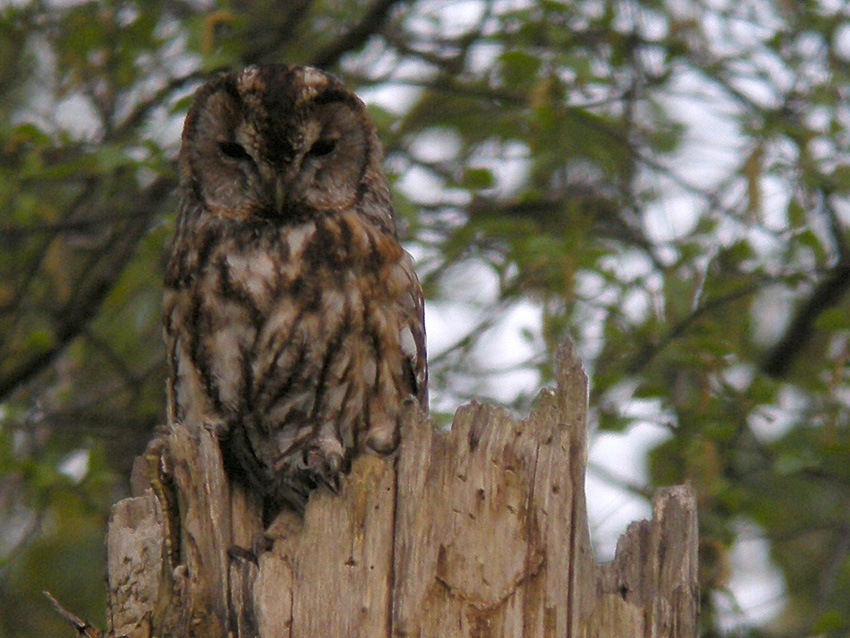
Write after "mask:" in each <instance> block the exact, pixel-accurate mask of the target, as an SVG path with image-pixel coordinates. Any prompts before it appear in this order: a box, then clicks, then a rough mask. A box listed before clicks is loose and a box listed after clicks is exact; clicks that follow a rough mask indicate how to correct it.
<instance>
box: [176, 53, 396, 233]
mask: <svg viewBox="0 0 850 638" xmlns="http://www.w3.org/2000/svg"><path fill="white" fill-rule="evenodd" d="M180 173H181V180H182V183H183V187H184V189H185V193H184V197H188V198H190V199H193V200H196V203H197V204H200V207H199V210H204V211H206V212H208V213H209V214H212V215H214V216H216V217H220V218H223V219H232V220H244V221H252V220H257V219H267V220H270V221H276V222H279V223H288V222H290V221H298V220H303V219H305V218H309V217H310V216H312V215H317V214H326V213H333V212H341V211H346V210H354V209H364V210H365V212H366V214H370V215H375V216H379V215H380V213H379V212H377V211H378V209H379V208H381V207H377V206H375V201H372V202H369V201H366V202H364V199H365V200H370V199H371V200H378V199H380V200H384V202H383V203H386V201H387V200H388V196H387V195H386V190H387V187H386V182H385V180H384V177H383V174H382V172H381V150H380V145H379V143H378V141H377V136H376V134H375V127H374V125H373V124H372V122H371V120H370V119H369V117H368V115H367V113H366V108H365V106H364V105H363V102H361V101H360V99H359V98H358V97H357V96H356V95H354V94H353V93H352V92H351V91H349V90H347V89H346V88H345V86H344V85H343V84H342V83H341V82H340V81H339V80H338V79H337V78H335V77H333V76H331V75H328V74H326V73H324V72H322V71H319V70H318V69H314V68H310V67H301V66H290V65H284V64H275V65H264V66H251V67H248V68H246V69H245V70H243V71H241V72H239V73H234V74H226V75H220V76H218V77H216V78H215V79H213V80H212V81H210V82H209V83H208V84H206V85H204V86H203V87H201V88H200V89H199V90H198V91H197V93H196V94H195V99H194V103H193V105H192V108H191V109H190V110H189V114H188V115H187V116H186V123H185V125H184V128H183V144H182V147H181V150H180ZM383 208H386V207H383ZM383 221H384V222H386V221H387V220H383Z"/></svg>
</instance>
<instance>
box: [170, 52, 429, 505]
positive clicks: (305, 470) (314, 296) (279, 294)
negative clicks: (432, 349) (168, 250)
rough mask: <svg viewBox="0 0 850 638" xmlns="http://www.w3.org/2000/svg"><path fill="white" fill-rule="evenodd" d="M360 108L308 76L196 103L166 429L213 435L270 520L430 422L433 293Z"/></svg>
mask: <svg viewBox="0 0 850 638" xmlns="http://www.w3.org/2000/svg"><path fill="white" fill-rule="evenodd" d="M381 162H382V153H381V148H380V144H379V143H378V140H377V137H376V133H375V127H374V125H373V124H372V122H371V121H370V119H369V117H368V115H367V113H366V109H365V107H364V105H363V103H362V102H361V101H360V100H359V99H358V98H357V97H356V96H355V95H354V94H353V93H351V92H350V91H348V90H347V89H346V88H345V86H344V85H343V84H342V83H341V82H340V81H339V80H338V79H336V78H334V77H333V76H330V75H327V74H325V73H323V72H322V71H319V70H317V69H313V68H309V67H299V66H288V65H269V66H252V67H248V68H247V69H245V70H244V71H242V72H240V73H235V74H228V75H221V76H219V77H217V78H215V79H213V80H212V81H210V82H209V83H208V84H206V85H205V86H203V87H202V88H201V89H199V90H198V92H197V93H196V95H195V98H194V104H193V105H192V107H191V109H190V111H189V114H188V115H187V117H186V122H185V126H184V130H183V142H182V148H181V150H180V159H179V166H180V179H181V202H180V212H179V217H178V224H177V233H176V236H175V240H174V247H173V253H172V255H171V259H170V262H169V264H168V271H167V275H166V280H165V301H164V324H165V340H166V345H167V349H168V360H169V363H170V380H169V392H168V394H169V419H170V422H171V423H172V424H175V423H182V424H184V425H186V426H189V427H198V426H200V425H206V426H207V427H210V426H212V427H214V428H216V431H217V432H218V433H219V435H220V437H221V443H222V448H223V451H224V454H225V458H226V459H230V465H231V467H232V468H233V470H234V472H235V473H236V474H237V475H241V476H243V477H244V478H245V479H246V480H247V482H248V484H249V485H250V486H251V487H253V488H254V489H256V490H258V491H259V492H260V493H261V494H262V495H263V497H264V498H265V499H266V503H267V505H269V504H271V506H272V507H275V508H279V507H281V506H284V505H288V506H290V507H293V508H295V509H297V510H300V509H302V508H303V507H304V505H305V503H306V500H307V497H308V496H309V493H310V490H311V489H313V488H314V487H316V486H317V485H318V484H321V483H328V484H331V485H333V484H334V483H335V482H336V480H337V478H338V476H339V474H340V472H342V471H345V469H346V467H347V464H348V462H349V461H350V459H351V457H352V456H353V455H354V454H357V453H359V452H362V451H365V450H369V449H371V450H374V451H377V452H379V453H386V452H389V451H391V450H392V449H394V447H395V446H396V445H397V442H398V441H397V437H398V424H399V416H400V410H401V404H402V401H403V399H404V398H405V397H407V396H408V395H413V396H414V397H415V398H416V400H418V402H419V403H420V405H421V406H422V407H423V408H425V409H427V376H428V373H427V365H426V360H425V328H424V318H423V301H422V291H421V288H420V286H419V282H418V280H417V278H416V274H415V273H414V270H413V263H412V260H411V258H410V256H409V255H408V254H407V253H406V252H405V251H404V250H403V249H402V247H401V245H400V244H399V240H398V236H397V233H396V225H395V219H394V214H393V209H392V205H391V202H390V195H389V191H388V189H387V183H386V180H385V178H384V175H383V173H382V170H381Z"/></svg>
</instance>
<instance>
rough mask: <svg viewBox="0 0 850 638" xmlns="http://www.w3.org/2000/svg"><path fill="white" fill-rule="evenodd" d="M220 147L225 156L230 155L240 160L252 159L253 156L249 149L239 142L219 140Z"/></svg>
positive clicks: (231, 157)
mask: <svg viewBox="0 0 850 638" xmlns="http://www.w3.org/2000/svg"><path fill="white" fill-rule="evenodd" d="M218 148H219V149H220V150H221V152H222V154H223V155H224V156H225V157H229V158H230V159H235V160H240V161H241V160H249V161H250V160H251V156H250V155H248V151H246V150H245V149H244V148H243V147H242V145H241V144H237V143H236V142H219V143H218Z"/></svg>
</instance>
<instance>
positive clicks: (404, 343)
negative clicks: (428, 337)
mask: <svg viewBox="0 0 850 638" xmlns="http://www.w3.org/2000/svg"><path fill="white" fill-rule="evenodd" d="M399 338H400V339H401V351H402V352H403V353H404V354H405V356H406V357H407V358H408V359H410V360H411V361H412V362H413V363H414V364H415V363H416V359H417V350H416V339H414V338H413V332H412V331H411V330H410V326H408V325H405V326H404V327H402V329H401V333H400V334H399Z"/></svg>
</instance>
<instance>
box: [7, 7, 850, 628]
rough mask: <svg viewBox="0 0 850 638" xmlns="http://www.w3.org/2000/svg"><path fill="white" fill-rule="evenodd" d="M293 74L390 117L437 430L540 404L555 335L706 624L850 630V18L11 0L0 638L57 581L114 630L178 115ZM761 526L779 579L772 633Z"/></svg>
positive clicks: (747, 11) (145, 430)
mask: <svg viewBox="0 0 850 638" xmlns="http://www.w3.org/2000/svg"><path fill="white" fill-rule="evenodd" d="M278 61H287V62H294V63H306V64H312V65H316V66H319V67H322V68H324V69H327V70H329V71H331V72H333V73H336V74H338V75H339V76H341V77H342V78H344V80H345V81H346V82H347V83H348V84H349V85H350V86H351V87H352V88H354V89H355V90H357V91H358V92H359V93H360V94H361V95H362V96H363V97H364V99H365V100H366V101H367V103H368V104H369V106H370V109H371V111H372V114H373V116H374V118H375V120H376V122H377V123H378V126H379V128H380V132H381V138H382V140H383V141H384V144H385V146H386V155H387V158H386V159H387V162H386V165H387V170H388V172H389V173H390V176H391V179H392V181H393V183H394V195H395V198H396V199H395V201H396V206H397V209H398V211H399V215H400V216H401V217H402V219H403V220H404V222H403V228H404V234H405V241H406V245H407V246H408V248H409V250H411V252H413V253H414V254H415V256H416V257H417V260H418V267H419V270H420V276H421V278H422V280H423V284H424V286H425V289H426V293H427V296H428V301H429V315H428V319H429V330H430V332H431V339H432V341H431V343H430V360H431V369H432V380H433V389H432V395H433V406H432V407H433V410H434V412H435V416H436V417H437V418H438V419H441V420H443V421H445V420H446V419H447V418H448V414H449V413H450V412H451V411H452V410H453V409H454V407H456V406H457V405H458V404H459V403H460V402H462V401H464V400H466V399H468V398H470V397H472V396H477V397H487V396H492V397H494V398H496V399H498V400H500V401H502V402H504V403H506V404H508V405H510V406H512V407H514V408H516V409H519V410H522V409H525V408H526V407H527V404H528V402H529V401H530V400H531V397H532V396H533V394H534V392H535V391H536V388H538V387H539V386H540V385H542V384H544V383H546V382H549V381H551V379H552V358H553V354H554V352H555V348H556V346H557V345H558V344H559V343H560V342H561V341H563V340H564V339H566V338H567V337H570V338H572V339H573V340H574V341H575V343H576V345H577V347H578V351H579V352H580V354H581V356H582V357H583V359H584V361H585V363H586V367H587V369H588V372H589V374H590V378H591V406H592V411H591V418H592V427H594V428H595V429H596V430H597V431H598V432H620V433H622V435H623V436H626V435H627V434H628V433H629V432H631V431H633V430H634V429H636V428H639V427H645V428H646V427H649V428H654V431H655V432H656V434H657V433H658V432H661V433H662V435H661V436H657V437H656V438H657V440H658V441H659V442H658V443H656V444H654V445H653V446H651V447H652V449H650V450H649V452H648V456H647V459H646V460H645V466H646V468H647V472H646V474H645V479H644V480H643V481H642V482H631V483H627V482H625V481H624V482H623V484H622V485H621V487H622V488H623V489H624V490H626V491H628V492H630V493H631V494H633V495H634V498H636V499H645V498H646V497H647V496H648V495H649V494H651V492H652V490H653V489H654V488H655V487H657V486H661V485H668V484H673V483H678V482H682V481H685V480H688V481H691V483H692V484H693V485H694V487H695V488H696V490H697V492H698V495H699V504H700V516H701V539H702V541H701V542H702V556H701V560H702V583H703V588H704V589H703V599H704V601H703V625H704V635H706V636H721V635H730V636H731V635H736V636H738V635H740V636H771V637H774V636H775V637H785V636H788V637H791V636H808V635H822V636H846V635H848V632H850V611H848V610H850V469H849V468H850V463H848V460H849V459H850V431H849V430H850V413H849V412H848V406H849V405H850V384H849V383H848V381H850V379H848V373H849V372H850V367H848V358H850V340H848V337H850V314H848V304H850V300H848V298H847V295H846V291H847V288H848V286H850V248H848V225H850V201H848V193H850V163H848V125H850V84H848V74H850V9H848V8H847V5H846V3H844V2H841V1H839V0H565V1H562V2H555V1H552V0H492V1H486V0H464V1H462V2H456V1H453V2H449V1H448V0H410V1H402V0H370V1H369V2H363V3H355V2H343V1H340V0H294V1H289V2H283V1H282V0H231V1H230V2H226V1H224V0H222V1H221V2H213V1H208V2H207V1H200V0H199V1H188V0H183V1H180V0H178V1H169V2H164V1H163V2H158V1H156V0H145V1H144V2H141V1H138V0H135V1H134V0H108V1H103V2H85V1H74V0H62V1H58V0H57V1H55V2H52V1H51V2H49V1H46V0H42V1H19V2H6V3H3V4H2V5H0V636H7V637H9V638H12V637H23V636H27V637H30V636H39V637H41V636H61V635H70V630H69V628H68V627H66V626H63V625H62V623H61V621H59V620H58V618H57V617H55V616H54V615H53V614H52V613H51V612H50V611H49V609H48V606H47V604H46V602H45V601H44V599H43V598H42V597H41V595H40V593H39V592H40V591H41V590H42V589H48V590H50V591H51V592H52V593H53V594H54V595H55V596H56V597H57V598H58V599H59V600H60V601H61V602H62V603H63V604H65V605H66V606H67V607H68V608H69V609H71V610H73V611H74V612H75V613H77V614H79V615H81V616H84V617H85V618H87V619H88V620H90V621H92V622H94V623H95V624H99V625H100V626H103V625H104V589H105V588H104V585H103V555H104V548H103V535H104V526H105V521H106V518H107V516H108V511H109V506H110V504H111V503H113V502H114V501H115V500H117V499H119V498H121V497H123V496H125V495H126V494H127V491H128V487H127V486H128V475H129V470H130V467H131V465H132V460H133V458H134V456H135V455H137V454H139V453H140V452H141V450H142V449H143V447H144V445H145V442H146V441H147V439H148V438H149V436H150V434H151V431H152V429H153V428H154V426H156V425H157V424H158V423H160V422H161V421H162V418H163V398H164V392H163V381H164V374H165V370H164V363H163V348H162V347H161V344H160V327H159V299H160V280H161V276H162V271H163V265H164V259H165V254H166V251H167V245H168V238H169V237H170V235H171V232H172V228H173V224H174V212H175V209H176V202H175V196H174V186H175V170H174V158H175V153H176V150H177V144H178V139H179V134H180V126H181V123H182V117H183V115H184V114H185V111H186V108H187V105H188V102H189V98H190V95H191V92H192V91H193V90H194V89H195V88H196V87H197V86H198V85H199V83H201V82H202V81H203V79H204V78H206V77H208V76H209V75H210V74H211V73H213V72H215V71H216V70H220V69H231V70H232V69H238V68H241V67H243V66H244V65H246V64H248V63H262V62H278ZM607 479H608V480H609V481H613V482H616V481H617V478H616V476H611V475H610V473H609V476H607ZM747 534H749V535H751V536H753V535H754V536H756V537H758V538H759V539H761V540H762V541H763V542H764V543H765V544H766V545H765V546H766V547H767V552H768V558H769V560H770V561H771V563H772V564H773V565H774V566H775V568H776V571H775V572H774V573H775V574H777V575H778V576H777V577H778V578H780V579H781V580H782V583H781V590H782V592H783V593H782V595H781V597H780V599H779V600H778V601H772V602H773V603H774V607H773V609H774V611H773V612H772V613H771V614H770V615H769V616H768V617H765V616H764V615H762V616H760V617H759V620H758V621H757V622H756V621H755V620H753V618H754V617H752V616H748V615H747V614H745V613H743V611H742V610H738V611H740V613H738V614H737V615H736V609H737V608H736V604H737V603H736V601H735V600H734V593H733V592H732V591H731V590H730V588H729V583H730V579H731V578H733V577H734V571H735V569H736V567H735V565H734V564H733V561H732V560H731V558H730V550H731V548H732V547H733V546H734V545H735V543H736V542H739V541H741V537H742V535H747ZM721 612H722V613H721Z"/></svg>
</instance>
